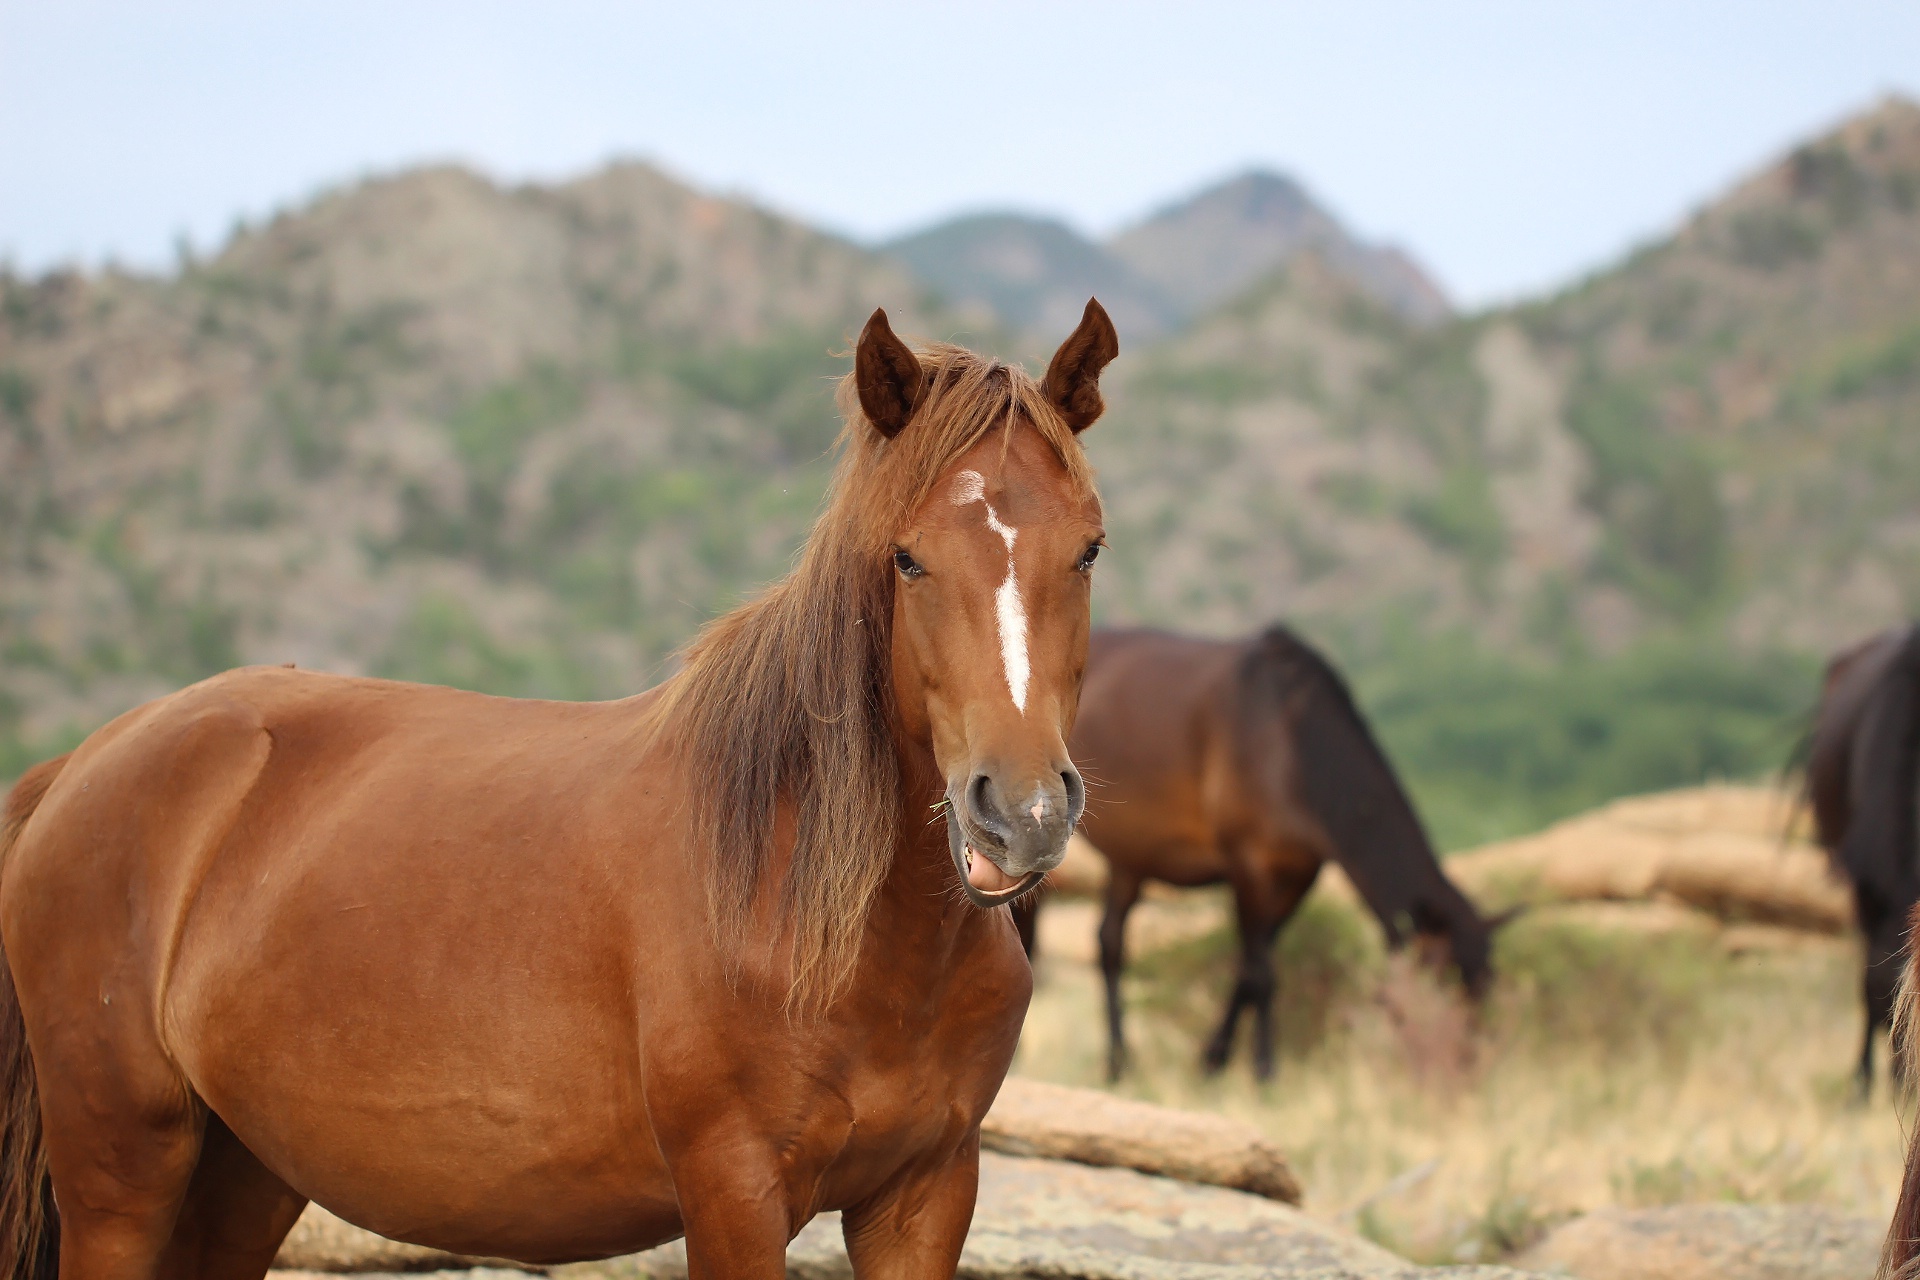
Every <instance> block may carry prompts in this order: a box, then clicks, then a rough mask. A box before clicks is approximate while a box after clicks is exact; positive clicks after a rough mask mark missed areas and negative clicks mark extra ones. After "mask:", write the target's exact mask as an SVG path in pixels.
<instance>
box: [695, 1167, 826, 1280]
mask: <svg viewBox="0 0 1920 1280" xmlns="http://www.w3.org/2000/svg"><path fill="white" fill-rule="evenodd" d="M743 1137H744V1139H745V1140H743V1141H728V1140H726V1138H724V1137H719V1136H717V1135H716V1137H715V1138H713V1139H710V1140H708V1141H705V1142H702V1143H701V1144H699V1147H698V1151H699V1154H698V1155H691V1154H690V1155H688V1156H685V1157H683V1158H682V1159H680V1160H679V1161H676V1162H675V1165H674V1170H673V1182H674V1190H675V1192H676V1194H677V1195H678V1196H679V1200H680V1225H681V1230H682V1232H683V1233H684V1235H685V1237H686V1244H687V1280H785V1278H786V1274H787V1242H788V1241H789V1240H791V1239H792V1238H793V1233H794V1230H795V1226H796V1224H795V1223H794V1221H793V1209H792V1204H791V1198H790V1197H789V1195H788V1194H787V1188H786V1186H785V1184H784V1183H783V1181H782V1179H781V1177H780V1171H779V1165H778V1162H777V1161H776V1160H775V1158H774V1157H773V1156H772V1154H771V1153H768V1152H765V1151H762V1150H760V1149H759V1146H758V1144H757V1142H755V1141H754V1139H753V1138H752V1137H751V1136H746V1135H743Z"/></svg>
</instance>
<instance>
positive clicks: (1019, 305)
mask: <svg viewBox="0 0 1920 1280" xmlns="http://www.w3.org/2000/svg"><path fill="white" fill-rule="evenodd" d="M882 248H883V251H884V252H885V253H888V254H890V255H892V256H893V257H894V258H895V259H897V260H899V261H900V262H901V263H904V264H905V265H906V267H907V269H908V270H910V271H912V272H913V273H914V274H915V275H917V276H919V277H920V278H921V279H922V280H924V281H926V282H927V283H928V284H930V285H932V286H933V287H934V288H935V289H937V290H939V291H940V293H941V295H942V296H943V297H945V298H946V299H947V300H948V301H949V302H952V303H953V304H955V305H957V306H961V307H966V306H969V305H974V306H983V307H985V308H986V309H987V310H989V311H990V312H992V314H993V316H994V318H995V319H997V320H999V321H1000V322H1001V323H1002V324H1005V325H1007V326H1008V327H1010V328H1013V329H1016V330H1019V331H1021V332H1025V333H1043V334H1052V333H1066V332H1068V331H1069V330H1071V329H1072V328H1073V326H1074V323H1075V322H1076V321H1077V320H1079V318H1080V311H1081V308H1083V307H1085V306H1086V305H1087V298H1088V297H1089V296H1093V295H1097V296H1098V297H1099V299H1100V302H1101V305H1103V306H1105V307H1106V309H1107V313H1108V314H1109V315H1111V316H1112V317H1113V321H1114V324H1115V325H1117V326H1118V327H1119V330H1120V333H1121V336H1122V339H1123V341H1131V342H1141V341H1148V340H1151V339H1154V338H1158V337H1161V336H1163V335H1165V334H1167V333H1169V332H1171V331H1172V330H1174V329H1175V328H1178V327H1179V325H1180V322H1181V321H1182V320H1183V319H1184V318H1185V314H1184V311H1183V309H1182V308H1180V307H1177V306H1175V305H1174V304H1173V303H1171V302H1169V301H1168V300H1167V299H1166V298H1165V297H1164V296H1162V295H1161V293H1160V291H1159V290H1158V289H1157V288H1155V287H1154V286H1153V285H1151V284H1149V283H1147V282H1146V281H1145V280H1143V279H1141V278H1140V277H1139V276H1138V275H1137V274H1135V272H1134V271H1133V269H1132V268H1131V267H1129V266H1128V265H1127V264H1126V263H1125V262H1123V261H1122V260H1121V259H1119V258H1117V257H1115V256H1114V255H1113V254H1111V253H1108V252H1107V251H1106V250H1105V249H1103V248H1101V247H1100V246H1099V245H1097V244H1095V243H1094V242H1093V241H1091V240H1088V239H1087V238H1086V237H1085V236H1083V235H1081V234H1080V233H1079V232H1077V231H1075V230H1074V229H1073V228H1072V227H1069V226H1067V225H1066V224H1065V223H1063V222H1060V221H1057V220H1055V219H1052V218H1035V217H1029V216H1027V215H1025V214H1018V213H981V214H971V215H967V216H964V217H959V218H954V219H951V220H949V221H947V222H942V223H939V224H937V225H935V226H932V227H928V228H927V229H926V230H925V231H920V232H916V233H915V234H913V235H910V236H903V237H902V238H900V239H898V240H895V241H892V242H891V243H889V244H887V245H884V246H882Z"/></svg>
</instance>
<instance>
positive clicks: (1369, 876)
mask: <svg viewBox="0 0 1920 1280" xmlns="http://www.w3.org/2000/svg"><path fill="white" fill-rule="evenodd" d="M1240 694H1241V697H1242V698H1243V699H1244V702H1243V705H1244V706H1245V707H1247V708H1248V710H1249V711H1250V712H1253V714H1246V715H1241V716H1237V717H1235V721H1236V723H1237V725H1238V726H1239V737H1240V739H1241V740H1240V742H1239V744H1238V745H1239V748H1240V754H1241V761H1242V768H1243V769H1245V771H1246V775H1247V776H1248V777H1250V778H1256V779H1259V780H1260V781H1261V783H1262V785H1263V786H1266V787H1269V788H1272V787H1276V786H1285V785H1286V780H1285V779H1283V778H1279V777H1276V776H1275V774H1276V770H1277V769H1278V768H1280V767H1282V766H1281V765H1280V764H1279V762H1282V761H1285V760H1288V759H1289V758H1290V759H1291V760H1292V761H1293V783H1294V786H1295V789H1296V794H1297V796H1298V798H1299V800H1300V802H1301V803H1302V804H1304V805H1305V806H1306V808H1307V810H1308V811H1309V812H1310V813H1312V815H1313V817H1314V818H1315V819H1316V820H1317V821H1318V822H1319V823H1320V825H1321V827H1322V828H1324V829H1325V831H1326V834H1327V836H1328V838H1329V840H1330V841H1331V843H1332V846H1333V848H1332V850H1331V854H1332V856H1333V858H1334V860H1335V861H1337V862H1338V863H1339V864H1340V867H1341V869H1342V870H1344V871H1345V872H1346V873H1347V878H1348V879H1349V880H1351V881H1353V887H1354V888H1355V889H1357V890H1359V892H1360V896H1361V898H1362V899H1364V900H1365V901H1366V904H1367V906H1368V908H1369V909H1370V910H1372V912H1373V914H1374V915H1375V916H1376V917H1378V919H1379V921H1380V926H1381V928H1383V929H1384V930H1386V934H1387V941H1388V943H1389V944H1390V945H1393V946H1398V945H1399V944H1400V943H1402V942H1404V941H1405V940H1406V937H1407V932H1408V929H1409V926H1410V927H1411V928H1412V930H1413V931H1415V932H1418V933H1423V934H1428V935H1443V936H1445V937H1446V938H1447V940H1448V942H1449V943H1450V945H1451V947H1452V951H1453V959H1454V963H1455V964H1456V966H1458V968H1459V970H1460V978H1461V981H1462V982H1464V983H1465V984H1466V987H1467V990H1468V991H1470V992H1472V993H1473V994H1475V995H1479V994H1481V993H1483V992H1484V991H1485V990H1486V986H1487V983H1488V981H1489V980H1490V978H1491V976H1492V964H1491V935H1492V930H1493V926H1492V925H1490V924H1489V923H1488V922H1487V921H1485V920H1483V919H1481V917H1480V913H1479V912H1478V911H1476V910H1475V909H1474V906H1473V904H1472V903H1471V902H1469V901H1467V898H1466V895H1464V894H1462V893H1461V892H1460V890H1459V889H1458V888H1457V887H1456V886H1455V885H1454V884H1453V882H1452V881H1450V880H1448V879H1447V876H1446V873H1445V872H1444V871H1442V870H1441V869H1440V859H1439V857H1438V856H1437V855H1436V854H1435V853H1434V849H1433V842H1432V841H1431V840H1430V839H1428V837H1427V832H1426V828H1425V827H1423V826H1422V825H1421V823H1420V816H1419V815H1418V814H1417V813H1415V812H1414V808H1413V802H1412V801H1411V800H1410V799H1408V797H1407V793H1406V791H1405V789H1404V788H1402V787H1401V785H1400V779H1399V778H1398V777H1397V776H1395V774H1394V772H1393V766H1392V765H1391V764H1390V763H1388V761H1387V756H1386V752H1385V751H1383V750H1382V749H1381V747H1380V744H1379V743H1378V742H1377V741H1376V740H1375V739H1374V736H1373V731H1372V730H1371V729H1370V728H1368V727H1367V722H1366V719H1365V718H1364V717H1363V716H1362V715H1361V714H1360V708H1359V707H1358V706H1357V705H1355V703H1354V700H1353V694H1352V693H1351V692H1350V691H1349V690H1348V688H1347V683H1346V681H1345V680H1343V679H1341V677H1340V673H1339V672H1337V671H1335V670H1334V669H1333V664H1331V663H1329V662H1328V661H1327V660H1326V658H1324V657H1322V656H1321V654H1320V653H1319V652H1318V651H1317V650H1315V649H1314V648H1313V646H1311V645H1309V644H1308V643H1307V642H1306V641H1304V640H1302V639H1301V638H1300V637H1299V636H1298V635H1296V634H1294V633H1293V632H1292V631H1291V630H1289V629H1288V628H1286V627H1284V626H1277V625H1276V626H1273V627H1269V628H1268V629H1267V631H1266V632H1265V633H1264V634H1263V635H1262V636H1261V637H1260V638H1259V639H1258V640H1257V641H1255V642H1254V646H1253V648H1252V650H1251V651H1250V652H1249V653H1248V654H1247V656H1246V658H1245V660H1244V661H1243V663H1242V665H1241V669H1240ZM1286 724H1291V725H1292V726H1293V735H1292V736H1293V746H1292V749H1291V750H1286V751H1275V750H1273V744H1271V743H1269V742H1266V741H1263V740H1262V735H1263V734H1267V733H1271V732H1272V731H1273V730H1274V727H1275V726H1276V725H1286ZM1276 798H1277V797H1276Z"/></svg>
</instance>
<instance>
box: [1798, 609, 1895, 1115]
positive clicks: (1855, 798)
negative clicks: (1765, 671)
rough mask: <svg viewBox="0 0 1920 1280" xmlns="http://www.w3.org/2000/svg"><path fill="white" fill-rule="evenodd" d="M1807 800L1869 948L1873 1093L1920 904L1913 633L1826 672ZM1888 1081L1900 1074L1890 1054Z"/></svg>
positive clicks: (1863, 1057) (1868, 1054)
mask: <svg viewBox="0 0 1920 1280" xmlns="http://www.w3.org/2000/svg"><path fill="white" fill-rule="evenodd" d="M1805 750H1806V797H1807V800H1808V801H1809V802H1810V803H1811V805H1812V807H1813V819H1814V826H1815V829H1816V831H1817V833H1818V835H1819V839H1820V843H1821V844H1822V845H1823V846H1824V847H1825V848H1826V850H1827V852H1828V854H1829V855H1831V856H1832V858H1833V860H1834V863H1835V865H1836V866H1837V867H1838V868H1839V869H1840V871H1841V872H1843V873H1844V874H1845V875H1846V877H1847V879H1848V881H1849V882H1851V884H1852V885H1853V900H1854V909H1855V918H1856V920H1857V922H1858V924H1859V927H1860V933H1861V936H1862V937H1863V938H1864V940H1865V942H1866V966H1865V973H1864V975H1863V980H1862V983H1861V987H1862V995H1863V997H1864V1001H1865V1005H1866V1029H1865V1032H1864V1034H1863V1035H1862V1037H1861V1045H1860V1065H1859V1069H1858V1079H1859V1087H1860V1091H1861V1093H1862V1095H1863V1096H1864V1095H1865V1094H1866V1093H1867V1092H1868V1091H1869V1090H1870V1089H1871V1088H1872V1087H1873V1042H1874V1037H1875V1033H1876V1032H1877V1031H1879V1030H1880V1029H1881V1028H1882V1027H1885V1026H1887V1024H1888V1022H1889V1020H1890V1018H1891V1015H1892V1012H1893V1002H1894V994H1895V991H1896V988H1897V987H1898V985H1899V974H1900V956H1901V953H1902V951H1903V949H1904V948H1905V947H1906V944H1907V928H1908V918H1909V916H1910V915H1912V913H1913V909H1914V904H1915V903H1916V902H1920V826H1917V825H1916V820H1915V817H1916V815H1915V806H1916V802H1920V625H1914V624H1909V625H1906V626H1900V627H1893V628H1890V629H1888V630H1886V631H1883V632H1881V633H1880V634H1878V635H1876V636H1874V637H1872V638H1871V639H1869V640H1865V641H1862V642H1861V643H1860V644H1858V645H1855V646H1854V647H1853V648H1851V649H1848V650H1846V651H1844V652H1842V653H1840V654H1838V655H1836V656H1835V657H1834V658H1833V660H1832V661H1831V662H1829V663H1828V664H1827V672H1826V679H1825V682H1824V684H1823V686H1822V689H1821V694H1820V708H1819V710H1818V711H1817V712H1816V713H1815V715H1814V724H1813V730H1812V734H1811V736H1810V739H1809V741H1808V743H1807V745H1806V748H1805ZM1895 1055H1896V1057H1895V1062H1894V1074H1895V1076H1896V1078H1897V1077H1898V1076H1899V1074H1900V1071H1901V1063H1900V1062H1899V1060H1898V1048H1897V1046H1896V1048H1895Z"/></svg>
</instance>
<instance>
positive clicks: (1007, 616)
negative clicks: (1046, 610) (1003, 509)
mask: <svg viewBox="0 0 1920 1280" xmlns="http://www.w3.org/2000/svg"><path fill="white" fill-rule="evenodd" d="M975 502H978V503H980V504H981V505H982V506H984V507H985V508H986V509H987V528H989V529H991V530H993V531H994V532H995V533H997V534H999V535H1000V541H1002V542H1004V543H1006V544H1007V579H1006V581H1005V582H1002V583H1001V584H1000V589H999V590H998V591H996V592H994V593H993V612H994V617H995V619H996V620H997V621H998V623H999V625H1000V665H1001V666H1002V667H1003V668H1005V670H1006V673H1007V692H1009V693H1011V694H1012V695H1013V705H1014V706H1015V707H1016V708H1018V709H1019V711H1020V712H1021V713H1022V714H1025V712H1026V709H1027V679H1028V677H1029V676H1030V675H1031V674H1032V673H1031V672H1030V671H1029V670H1028V667H1027V606H1026V602H1025V601H1024V600H1022V599H1021V598H1020V579H1019V577H1018V576H1017V575H1016V574H1015V573H1014V568H1013V542H1014V539H1015V538H1018V537H1019V536H1020V531H1019V530H1018V529H1015V528H1014V527H1013V526H1012V525H1009V524H1002V523H1001V522H1000V513H999V512H997V511H995V510H994V509H993V504H992V503H991V502H988V501H987V482H986V480H985V479H983V478H982V477H981V475H980V473H979V472H978V471H962V472H961V473H960V474H959V475H958V476H956V477H955V478H954V484H953V505H954V506H956V507H964V506H967V505H969V504H970V503H975Z"/></svg>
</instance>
